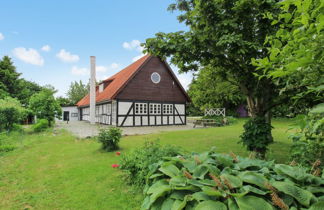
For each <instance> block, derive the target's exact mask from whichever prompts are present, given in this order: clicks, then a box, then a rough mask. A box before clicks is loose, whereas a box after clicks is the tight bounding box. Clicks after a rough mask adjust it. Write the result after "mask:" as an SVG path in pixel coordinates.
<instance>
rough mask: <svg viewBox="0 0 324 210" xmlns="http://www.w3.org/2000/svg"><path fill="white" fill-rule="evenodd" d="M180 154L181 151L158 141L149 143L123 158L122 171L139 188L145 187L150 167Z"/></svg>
mask: <svg viewBox="0 0 324 210" xmlns="http://www.w3.org/2000/svg"><path fill="white" fill-rule="evenodd" d="M178 154H180V149H179V148H178V147H175V146H171V145H161V144H159V143H158V141H147V142H145V143H144V145H143V146H142V147H139V148H136V149H134V150H133V151H131V152H130V153H125V154H123V155H122V156H121V169H122V170H123V171H124V172H126V174H127V181H128V182H129V183H130V184H133V185H135V186H137V187H140V188H141V187H143V186H144V185H145V180H146V176H147V174H148V173H149V171H150V166H151V165H152V164H154V163H157V162H159V161H160V160H161V159H162V157H172V156H176V155H178Z"/></svg>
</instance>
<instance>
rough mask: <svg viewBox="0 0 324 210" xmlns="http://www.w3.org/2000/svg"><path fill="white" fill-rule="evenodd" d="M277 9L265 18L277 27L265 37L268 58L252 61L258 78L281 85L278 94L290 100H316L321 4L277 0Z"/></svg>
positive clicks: (322, 35) (320, 60)
mask: <svg viewBox="0 0 324 210" xmlns="http://www.w3.org/2000/svg"><path fill="white" fill-rule="evenodd" d="M279 5H280V7H281V12H280V14H279V15H278V16H276V17H269V19H270V20H272V24H273V25H275V26H278V27H279V29H278V31H277V33H276V34H273V35H270V36H268V37H267V39H266V44H268V45H270V47H269V48H268V57H267V58H263V59H258V60H256V61H255V62H254V64H255V65H256V66H258V67H259V69H260V72H259V74H260V77H264V76H265V77H268V78H271V79H272V80H273V81H274V82H275V83H278V84H281V89H280V93H281V95H287V94H289V95H290V94H291V93H293V94H292V97H291V98H290V103H291V102H292V101H293V102H296V103H300V100H301V99H304V100H305V99H306V100H307V101H311V102H312V103H316V102H317V103H319V102H321V101H322V99H323V97H324V95H323V94H324V91H323V89H324V86H323V84H324V80H323V76H322V75H323V65H324V59H323V57H324V51H323V43H324V33H323V31H324V27H323V22H324V15H323V14H324V4H323V1H322V0H294V1H281V2H280V3H279Z"/></svg>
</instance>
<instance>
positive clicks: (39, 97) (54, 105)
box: [29, 88, 62, 126]
mask: <svg viewBox="0 0 324 210" xmlns="http://www.w3.org/2000/svg"><path fill="white" fill-rule="evenodd" d="M54 93H55V91H53V89H52V88H44V89H43V90H42V91H40V92H39V93H36V94H34V95H33V96H32V97H31V98H30V101H29V108H30V109H31V110H32V111H33V112H34V114H35V115H36V116H37V117H38V118H39V119H47V120H48V123H49V126H51V124H52V122H54V119H55V117H57V118H60V117H61V114H62V109H61V107H60V105H59V103H58V101H57V100H56V99H55V97H54Z"/></svg>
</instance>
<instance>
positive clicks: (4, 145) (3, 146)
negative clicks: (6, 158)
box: [0, 144, 16, 154]
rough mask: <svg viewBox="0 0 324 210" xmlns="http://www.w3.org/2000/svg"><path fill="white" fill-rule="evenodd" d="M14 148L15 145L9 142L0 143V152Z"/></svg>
mask: <svg viewBox="0 0 324 210" xmlns="http://www.w3.org/2000/svg"><path fill="white" fill-rule="evenodd" d="M15 149H16V146H15V145H11V144H3V145H0V154H1V153H5V152H10V151H13V150H15Z"/></svg>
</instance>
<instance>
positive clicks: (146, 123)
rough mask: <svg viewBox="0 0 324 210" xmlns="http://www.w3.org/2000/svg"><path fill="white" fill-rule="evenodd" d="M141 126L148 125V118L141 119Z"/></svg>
mask: <svg viewBox="0 0 324 210" xmlns="http://www.w3.org/2000/svg"><path fill="white" fill-rule="evenodd" d="M142 120H143V125H148V117H143V119H142Z"/></svg>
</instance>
